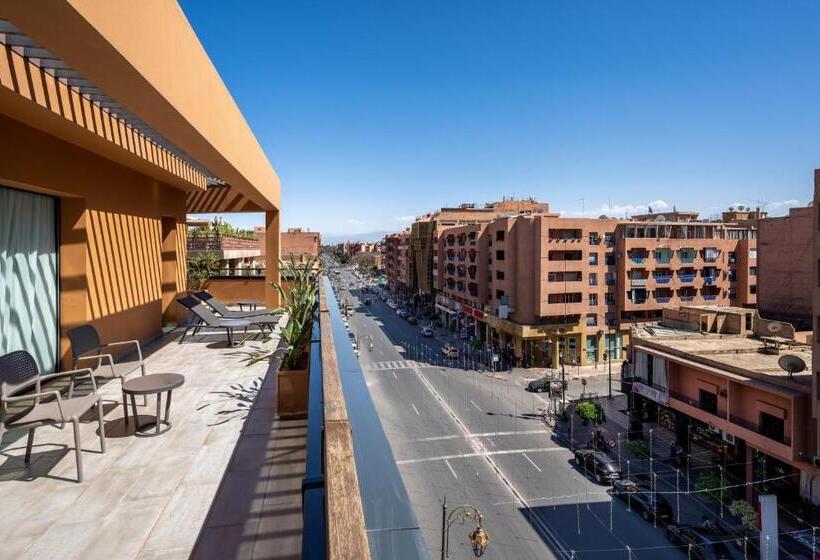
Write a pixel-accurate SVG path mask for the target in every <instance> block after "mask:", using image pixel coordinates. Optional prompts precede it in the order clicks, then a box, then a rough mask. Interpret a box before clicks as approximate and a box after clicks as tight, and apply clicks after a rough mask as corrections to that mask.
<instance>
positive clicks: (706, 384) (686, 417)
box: [624, 306, 820, 503]
mask: <svg viewBox="0 0 820 560" xmlns="http://www.w3.org/2000/svg"><path fill="white" fill-rule="evenodd" d="M799 338H800V337H798V336H797V333H796V331H795V329H794V328H793V326H792V325H790V324H788V323H783V322H778V321H771V320H767V319H762V318H760V317H759V316H757V314H756V313H755V311H754V310H751V309H747V308H740V307H723V306H689V307H681V308H678V309H674V308H668V309H665V310H664V312H663V317H662V320H661V322H660V324H656V325H653V326H651V327H636V328H635V330H634V332H633V336H632V340H631V346H630V349H629V355H630V366H629V367H628V368H627V369H626V370H625V373H624V390H625V392H627V393H628V394H629V395H630V399H629V402H630V415H631V417H632V419H633V428H632V429H638V430H641V429H642V424H645V423H647V422H651V423H654V424H657V426H658V428H656V430H667V431H669V432H671V433H672V435H673V437H674V439H675V440H676V442H677V444H678V445H680V446H681V447H682V448H683V450H684V452H686V453H690V452H692V453H695V454H696V455H697V456H699V457H701V459H702V460H708V457H709V455H710V454H711V457H712V462H713V463H717V464H722V465H724V469H725V476H726V477H727V480H729V481H731V484H732V485H734V486H740V485H743V484H746V483H755V482H760V481H763V480H767V481H769V482H768V484H767V485H768V488H769V490H770V491H771V490H774V491H776V492H777V494H778V497H779V499H780V501H781V503H784V502H785V503H788V502H789V501H791V500H793V499H795V500H796V499H797V498H798V497H799V496H802V497H805V498H809V499H811V500H812V501H813V502H814V503H818V501H820V491H818V490H820V483H817V482H816V481H815V479H816V474H817V473H816V469H815V467H814V464H813V462H814V461H813V458H814V456H815V455H816V454H817V442H816V431H817V430H816V426H815V423H814V422H813V421H812V419H811V415H812V408H811V405H812V401H813V400H814V399H813V395H814V393H813V392H812V377H813V375H812V374H811V372H810V371H798V372H789V371H786V370H784V369H783V367H782V362H781V358H782V357H783V356H785V355H789V356H791V358H790V359H791V360H793V361H796V362H798V363H805V364H810V363H811V361H812V354H813V353H812V350H811V348H810V347H809V346H808V345H806V344H803V343H801V342H800V341H799ZM693 446H697V449H694V448H693ZM759 488H760V487H759V486H757V487H755V486H752V485H748V486H746V499H747V500H749V501H750V502H751V503H756V500H754V498H755V496H754V495H753V492H754V491H755V490H756V489H759Z"/></svg>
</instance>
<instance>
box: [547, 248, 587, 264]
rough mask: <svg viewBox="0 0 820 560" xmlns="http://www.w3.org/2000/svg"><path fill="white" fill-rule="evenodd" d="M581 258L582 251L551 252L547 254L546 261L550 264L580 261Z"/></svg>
mask: <svg viewBox="0 0 820 560" xmlns="http://www.w3.org/2000/svg"><path fill="white" fill-rule="evenodd" d="M583 258H584V254H583V251H564V250H551V251H549V252H548V253H547V259H548V260H549V261H551V262H563V261H580V260H583Z"/></svg>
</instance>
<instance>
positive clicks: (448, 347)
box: [441, 344, 458, 358]
mask: <svg viewBox="0 0 820 560" xmlns="http://www.w3.org/2000/svg"><path fill="white" fill-rule="evenodd" d="M441 353H442V354H444V357H445V358H458V348H456V347H455V346H453V345H452V344H445V345H444V347H443V348H442V349H441Z"/></svg>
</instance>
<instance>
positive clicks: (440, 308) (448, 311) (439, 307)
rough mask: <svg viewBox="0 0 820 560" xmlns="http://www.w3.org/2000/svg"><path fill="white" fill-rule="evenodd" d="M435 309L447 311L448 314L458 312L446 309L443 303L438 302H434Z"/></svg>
mask: <svg viewBox="0 0 820 560" xmlns="http://www.w3.org/2000/svg"><path fill="white" fill-rule="evenodd" d="M436 309H438V310H439V311H444V312H445V313H447V314H449V315H455V314H456V313H458V311H453V310H452V309H448V308H446V307H444V306H443V305H441V304H440V303H437V304H436Z"/></svg>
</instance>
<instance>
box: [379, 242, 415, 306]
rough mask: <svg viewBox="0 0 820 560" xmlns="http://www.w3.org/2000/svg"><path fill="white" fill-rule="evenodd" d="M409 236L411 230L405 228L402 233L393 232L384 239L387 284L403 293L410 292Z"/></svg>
mask: <svg viewBox="0 0 820 560" xmlns="http://www.w3.org/2000/svg"><path fill="white" fill-rule="evenodd" d="M409 237H410V231H409V230H405V231H403V232H401V233H391V234H390V235H387V236H385V238H384V240H383V241H382V245H383V247H384V249H383V251H384V260H383V264H384V269H385V275H386V276H387V284H388V286H389V287H390V289H391V290H394V291H396V292H397V293H400V294H402V295H409V294H410V282H411V280H410V267H409V266H408V253H409V248H410V243H409Z"/></svg>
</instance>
